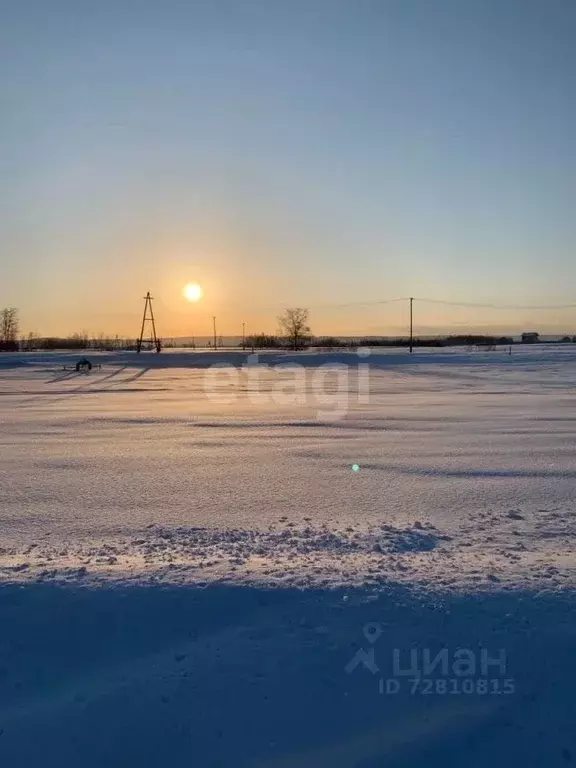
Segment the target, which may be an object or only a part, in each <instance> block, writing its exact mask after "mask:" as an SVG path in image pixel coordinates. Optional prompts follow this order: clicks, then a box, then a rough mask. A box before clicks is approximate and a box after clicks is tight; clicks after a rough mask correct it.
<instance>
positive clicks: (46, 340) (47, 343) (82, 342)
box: [0, 333, 576, 352]
mask: <svg viewBox="0 0 576 768" xmlns="http://www.w3.org/2000/svg"><path fill="white" fill-rule="evenodd" d="M538 342H539V343H541V344H558V343H576V336H563V337H561V338H558V339H556V340H542V339H538ZM522 343H533V341H529V340H527V339H524V340H523V341H519V340H516V341H515V340H514V339H513V338H512V337H511V336H487V335H481V334H458V335H450V336H437V337H433V338H418V337H415V338H414V339H413V340H412V345H413V346H414V347H456V346H467V347H485V348H486V349H491V348H495V347H497V346H510V345H512V344H522ZM162 345H163V347H164V348H176V349H178V348H181V349H185V348H198V347H200V348H204V347H211V346H212V342H210V341H207V342H205V343H195V342H193V341H192V342H191V341H189V340H184V339H164V340H163V342H162ZM224 346H225V340H224V339H223V338H222V337H220V338H219V339H218V347H224ZM230 346H238V347H241V348H244V349H290V348H292V345H291V342H290V340H288V339H286V338H285V337H283V336H276V335H271V334H266V333H259V334H254V335H251V336H247V337H246V339H245V340H244V341H243V342H242V341H240V342H238V340H237V338H235V339H234V340H233V341H232V343H231V344H230ZM408 346H410V339H409V338H408V337H402V338H386V337H380V338H372V337H369V336H364V337H358V338H354V339H351V338H338V337H336V336H320V337H308V338H307V339H306V340H305V341H304V342H303V343H302V344H301V348H306V347H308V348H310V347H314V348H323V349H337V348H338V349H356V348H358V347H397V348H400V347H408ZM50 350H62V351H87V350H94V351H100V352H116V351H126V352H129V351H135V350H136V339H126V338H123V337H120V336H115V337H110V336H106V335H105V334H100V335H99V336H98V337H97V338H89V337H88V335H87V334H84V333H75V334H72V335H71V336H67V337H58V336H38V335H35V334H29V335H28V336H26V337H24V338H22V339H21V340H20V341H17V340H15V339H14V338H8V339H7V338H2V335H1V334H0V352H18V351H22V352H34V351H50Z"/></svg>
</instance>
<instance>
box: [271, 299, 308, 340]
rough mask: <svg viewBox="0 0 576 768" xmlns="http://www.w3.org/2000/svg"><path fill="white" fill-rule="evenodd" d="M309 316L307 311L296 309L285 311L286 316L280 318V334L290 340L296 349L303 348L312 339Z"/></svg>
mask: <svg viewBox="0 0 576 768" xmlns="http://www.w3.org/2000/svg"><path fill="white" fill-rule="evenodd" d="M309 316H310V313H309V312H308V310H307V309H302V308H300V307H296V308H295V309H285V310H284V314H282V315H280V317H279V318H278V323H279V325H280V332H281V333H282V334H283V335H284V336H285V337H286V338H287V339H289V340H290V344H291V345H292V347H293V348H294V349H298V348H300V347H302V346H303V345H304V343H305V342H306V341H307V340H308V339H309V337H310V333H311V331H310V327H309V325H308V319H309Z"/></svg>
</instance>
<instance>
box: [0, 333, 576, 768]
mask: <svg viewBox="0 0 576 768" xmlns="http://www.w3.org/2000/svg"><path fill="white" fill-rule="evenodd" d="M77 359H78V356H77V355H70V354H48V355H46V354H44V355H40V354H37V355H36V354H27V355H23V354H20V355H3V356H2V357H0V427H1V432H0V446H1V448H0V450H1V463H0V580H1V582H2V586H1V587H0V611H1V613H0V620H1V621H2V624H3V632H2V633H1V635H0V653H1V656H0V765H8V766H12V765H14V766H27V765H37V764H38V763H39V762H41V763H42V765H48V766H51V765H54V766H68V765H70V766H73V765H74V766H77V765H82V766H101V765H113V766H116V765H117V766H132V765H134V766H156V765H183V764H184V765H191V766H192V765H193V766H278V767H280V766H324V765H326V766H359V767H360V766H362V768H372V766H383V765H386V766H406V765H426V766H429V765H436V764H438V765H442V766H448V765H454V766H456V765H471V766H476V765H478V766H480V765H485V764H486V763H487V762H490V763H492V764H496V765H510V764H515V763H516V762H524V763H525V764H526V765H543V766H544V765H546V766H548V765H567V764H569V763H570V762H571V761H572V760H573V759H576V742H575V741H574V725H573V724H574V715H575V714H576V712H575V707H574V705H573V702H572V697H571V695H570V693H571V685H572V683H574V682H576V675H575V674H574V672H575V665H574V663H573V662H572V661H571V658H572V652H571V648H572V643H573V640H574V637H575V635H576V621H575V620H574V587H575V586H576V556H575V555H574V551H573V543H574V533H575V531H576V524H575V520H576V516H575V509H576V501H575V498H576V493H575V491H576V460H575V443H576V410H575V408H574V398H575V386H576V351H575V350H573V349H572V348H571V345H564V346H562V347H551V346H535V347H533V348H528V347H522V348H515V349H513V352H512V355H508V354H507V349H506V350H504V349H503V350H498V351H496V352H474V353H467V352H464V351H462V350H449V351H446V350H432V351H426V352H423V351H418V352H416V353H415V354H414V355H412V356H410V355H408V354H407V353H406V352H404V351H397V350H396V351H394V350H386V351H383V352H375V351H374V350H372V353H371V354H368V353H367V352H363V353H361V354H360V355H357V354H354V353H334V354H320V353H302V354H287V353H282V354H273V353H267V354H263V355H260V356H258V357H257V358H255V357H253V356H250V355H248V354H247V353H241V352H238V353H233V352H229V353H224V352H222V353H219V352H218V353H216V352H212V353H207V352H205V353H201V352H188V353H177V352H173V353H167V354H162V355H159V356H156V355H140V356H136V355H134V354H124V355H120V354H119V355H114V354H102V355H91V359H92V361H93V362H94V363H97V364H99V365H101V367H100V368H94V369H93V370H92V371H91V372H90V373H89V374H83V373H80V374H77V373H76V372H75V371H74V370H65V369H64V366H68V367H70V366H72V365H73V364H74V363H75V361H76V360H77ZM215 364H217V365H215ZM442 649H445V651H444V653H445V654H448V655H449V658H450V665H452V663H453V662H454V659H455V657H454V654H455V653H457V652H458V651H459V649H460V650H462V649H464V650H465V651H467V652H468V653H469V654H470V658H472V657H473V659H474V663H475V667H476V668H475V670H474V672H473V673H470V675H468V676H466V675H464V676H458V675H456V674H455V673H454V669H453V667H452V666H450V669H444V668H443V666H442V665H443V662H442V664H438V665H437V666H436V667H435V668H434V669H433V670H431V669H427V668H426V663H425V662H426V659H424V661H423V659H422V654H429V655H435V654H436V653H438V652H439V651H442ZM359 651H360V653H361V655H360V657H356V654H357V653H358V652H359ZM411 651H413V652H414V651H416V652H417V654H420V657H419V669H420V672H422V668H423V667H424V674H423V677H422V679H421V684H422V689H421V690H418V686H417V687H416V689H415V690H411V688H410V683H409V680H410V679H411V678H410V677H409V676H403V675H402V674H399V670H398V669H396V670H395V669H394V658H395V653H396V659H397V660H398V658H400V657H401V665H403V667H406V666H409V665H410V664H411V662H410V652H411ZM483 653H487V654H488V655H489V656H490V657H497V658H498V659H499V660H500V661H499V664H498V665H496V664H493V665H492V666H491V668H490V674H489V675H488V677H487V676H486V675H484V676H483V675H482V673H481V672H482V670H481V669H480V667H481V662H482V660H483V659H482V658H481V655H482V654H483ZM371 654H372V655H371ZM355 658H356V662H354V659H355ZM456 658H457V657H456ZM503 659H505V661H503ZM444 660H446V659H444ZM359 661H360V663H358V662H359ZM416 661H417V659H416ZM412 662H413V663H412V666H414V663H415V660H414V659H413V660H412ZM429 666H430V665H429ZM468 671H470V669H469V670H468ZM484 671H486V670H484ZM496 672H497V674H496ZM414 676H415V675H412V678H413V677H414ZM390 679H392V680H393V681H396V682H395V683H388V682H387V681H389V680H390ZM464 679H466V680H467V682H468V683H470V685H472V686H473V690H468V688H469V687H470V686H468V687H467V690H466V691H463V690H461V686H460V688H459V687H458V685H459V684H460V683H461V682H462V680H464ZM442 680H444V682H445V683H446V685H447V686H448V687H447V688H446V690H444V691H443V690H442ZM494 680H495V681H496V683H494ZM459 681H460V682H459ZM482 681H484V682H487V686H488V688H487V690H484V689H483V687H482V685H483V683H482ZM505 681H508V684H507V685H506V686H505ZM510 681H512V682H510ZM397 684H398V685H399V689H398V691H393V690H387V687H388V688H391V689H394V688H395V687H396V685H397ZM419 685H420V683H419ZM427 686H429V687H430V690H424V688H426V687H427ZM450 686H452V687H450ZM490 686H492V687H490ZM504 687H506V689H507V690H506V691H504ZM510 688H511V689H512V690H509V689H510Z"/></svg>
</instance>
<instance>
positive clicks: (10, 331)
mask: <svg viewBox="0 0 576 768" xmlns="http://www.w3.org/2000/svg"><path fill="white" fill-rule="evenodd" d="M18 328H19V323H18V310H17V309H15V308H14V307H8V308H6V309H2V310H0V341H2V342H4V343H5V344H15V343H16V342H17V341H18Z"/></svg>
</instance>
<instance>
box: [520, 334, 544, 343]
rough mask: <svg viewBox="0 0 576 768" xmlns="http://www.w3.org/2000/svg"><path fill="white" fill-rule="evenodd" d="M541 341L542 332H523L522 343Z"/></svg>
mask: <svg viewBox="0 0 576 768" xmlns="http://www.w3.org/2000/svg"><path fill="white" fill-rule="evenodd" d="M539 341H540V334H539V333H536V331H525V332H524V333H523V334H522V344H537V343H538V342H539Z"/></svg>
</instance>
